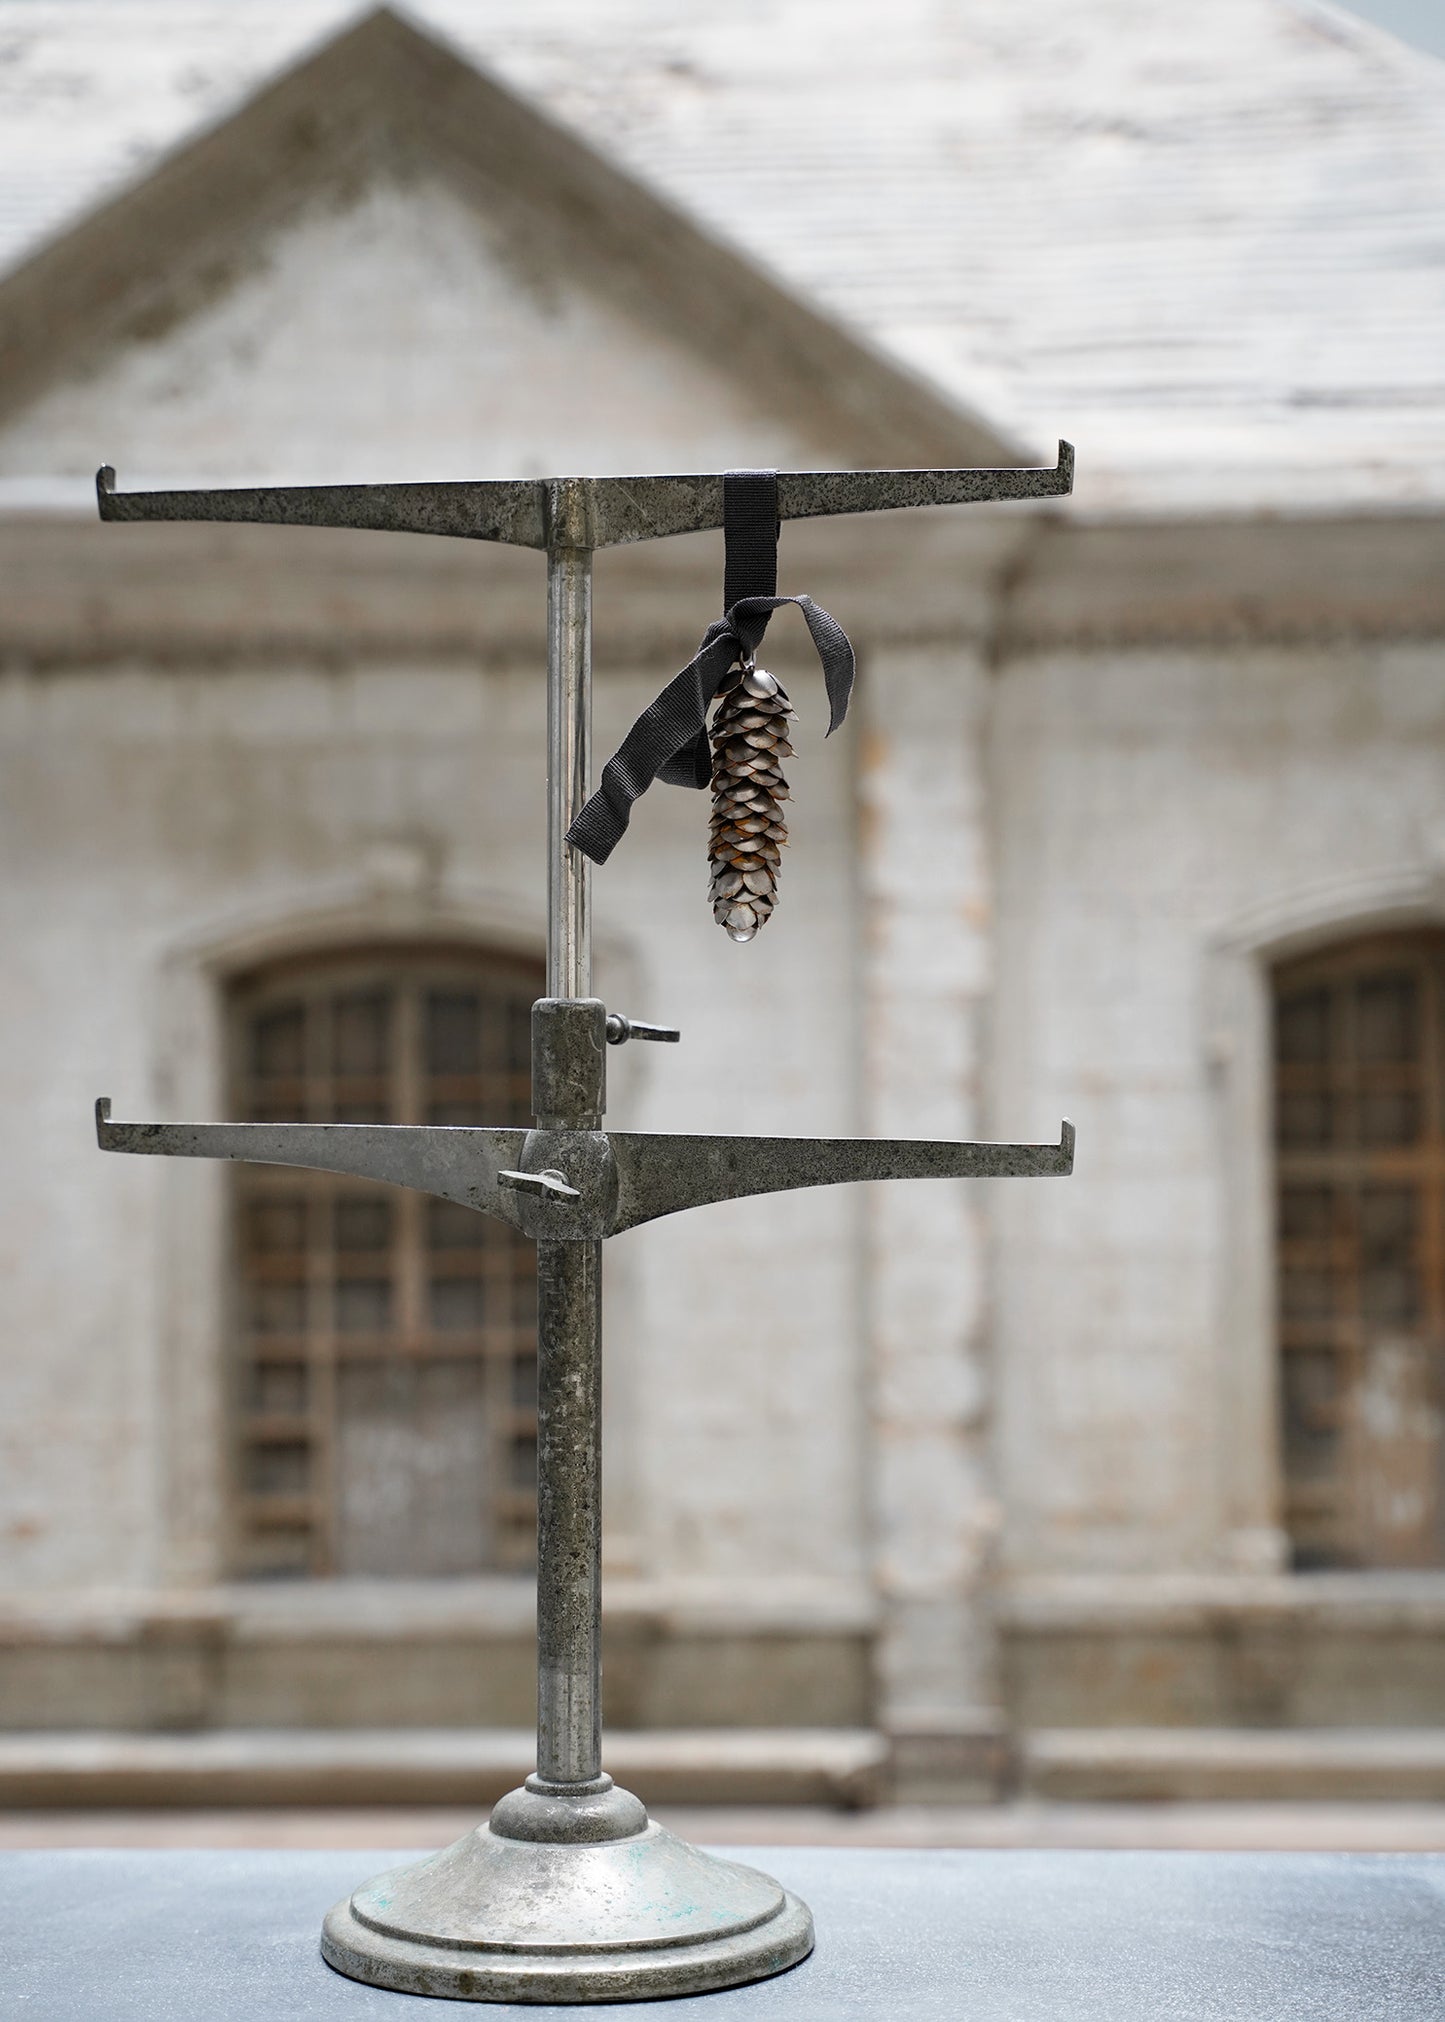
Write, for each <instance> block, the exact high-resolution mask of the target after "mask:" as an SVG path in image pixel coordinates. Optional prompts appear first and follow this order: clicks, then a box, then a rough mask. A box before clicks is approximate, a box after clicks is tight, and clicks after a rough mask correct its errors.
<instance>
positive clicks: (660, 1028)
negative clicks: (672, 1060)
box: [607, 1011, 682, 1046]
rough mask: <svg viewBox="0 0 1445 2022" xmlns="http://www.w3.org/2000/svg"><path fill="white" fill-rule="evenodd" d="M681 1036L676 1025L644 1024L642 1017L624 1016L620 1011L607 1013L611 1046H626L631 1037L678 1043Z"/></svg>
mask: <svg viewBox="0 0 1445 2022" xmlns="http://www.w3.org/2000/svg"><path fill="white" fill-rule="evenodd" d="M681 1037H682V1034H681V1032H679V1031H678V1029H677V1027H676V1026H675V1025H644V1024H643V1022H642V1020H641V1019H640V1018H624V1017H623V1015H622V1013H621V1012H620V1011H609V1012H608V1014H607V1044H608V1045H609V1046H625V1045H626V1044H627V1042H628V1040H629V1039H660V1040H663V1041H665V1042H666V1041H670V1042H671V1043H672V1044H673V1045H676V1043H677V1042H678V1040H679V1039H681Z"/></svg>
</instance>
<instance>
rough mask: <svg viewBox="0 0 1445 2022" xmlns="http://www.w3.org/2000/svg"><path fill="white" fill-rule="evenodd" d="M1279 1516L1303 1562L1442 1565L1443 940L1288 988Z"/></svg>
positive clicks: (1281, 1037) (1281, 1038)
mask: <svg viewBox="0 0 1445 2022" xmlns="http://www.w3.org/2000/svg"><path fill="white" fill-rule="evenodd" d="M1274 1027H1275V1097H1276V1099H1275V1134H1276V1162H1277V1173H1278V1185H1279V1193H1278V1241H1279V1315H1280V1348H1281V1356H1280V1363H1281V1378H1282V1423H1283V1429H1284V1475H1285V1487H1286V1523H1287V1525H1288V1529H1289V1532H1290V1536H1291V1538H1292V1539H1293V1543H1294V1552H1295V1562H1296V1564H1297V1565H1298V1566H1300V1567H1302V1568H1306V1567H1324V1566H1427V1565H1440V1564H1442V1563H1445V1478H1442V1475H1445V1438H1442V1425H1445V1420H1442V1403H1445V934H1441V933H1438V932H1426V933H1410V934H1387V935H1378V936H1374V937H1371V938H1369V939H1363V940H1358V941H1353V942H1351V943H1349V944H1348V945H1346V946H1342V947H1336V948H1333V949H1330V950H1329V951H1328V952H1327V953H1324V954H1320V955H1316V956H1312V957H1310V958H1309V959H1308V960H1305V961H1299V962H1291V963H1289V964H1288V965H1285V966H1282V967H1281V968H1280V969H1279V970H1278V971H1277V972H1276V976H1275V1021H1274Z"/></svg>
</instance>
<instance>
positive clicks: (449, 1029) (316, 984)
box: [232, 950, 543, 1576]
mask: <svg viewBox="0 0 1445 2022" xmlns="http://www.w3.org/2000/svg"><path fill="white" fill-rule="evenodd" d="M542 988H543V973H542V970H541V967H540V965H538V964H532V963H527V962H522V961H517V960H507V959H495V958H486V957H482V956H478V955H477V954H475V953H457V954H454V955H453V954H447V953H444V952H439V951H437V950H415V951H406V950H403V951H398V952H395V953H386V954H375V955H357V956H348V957H337V958H331V959H326V960H321V961H317V962H315V963H314V964H311V965H309V966H307V967H306V968H299V967H296V966H290V967H287V968H284V969H282V968H277V969H274V970H271V971H268V972H265V973H262V974H259V975H256V976H253V977H249V978H246V979H244V980H243V981H242V982H241V983H240V984H239V985H238V986H237V987H236V989H235V991H234V993H233V999H232V1012H233V1046H232V1059H233V1062H234V1065H235V1073H234V1089H233V1105H232V1107H233V1113H234V1114H236V1115H238V1116H241V1117H244V1118H246V1119H248V1120H256V1121H263V1120H264V1121H276V1122H281V1121H299V1120H314V1121H323V1122H332V1121H335V1122H358V1123H359V1122H394V1123H404V1122H427V1123H450V1124H477V1123H490V1124H502V1125H526V1124H527V1123H528V1122H529V1120H530V1115H529V1111H530V1062H529V1048H530V1018H531V1004H532V1000H533V999H534V997H536V996H538V995H540V994H541V991H542ZM234 1186H235V1240H236V1259H237V1298H236V1305H235V1327H236V1345H237V1352H236V1360H235V1365H234V1366H235V1381H234V1386H233V1396H234V1422H235V1426H236V1435H237V1438H236V1448H237V1450H236V1465H235V1480H236V1489H237V1498H236V1516H237V1522H236V1532H237V1554H236V1556H237V1560H238V1565H239V1569H240V1570H241V1571H243V1572H249V1573H256V1574H287V1573H290V1574H329V1573H338V1572H340V1573H364V1574H371V1575H377V1576H385V1575H388V1574H390V1575H398V1576H408V1575H410V1576H426V1575H439V1574H446V1573H466V1572H477V1571H482V1570H485V1569H492V1568H508V1567H516V1568H521V1567H525V1566H526V1565H528V1564H529V1563H530V1560H531V1557H532V1552H533V1547H534V1532H535V1521H536V1490H535V1465H536V1461H535V1455H536V1422H537V1421H536V1370H535V1356H536V1339H535V1320H536V1271H535V1252H534V1250H533V1247H532V1245H531V1244H530V1243H527V1242H526V1241H524V1240H523V1238H521V1237H520V1236H518V1235H516V1234H515V1233H514V1231H512V1230H510V1229H508V1228H506V1227H505V1226H504V1225H503V1224H501V1223H498V1222H494V1221H493V1220H491V1218H490V1217H488V1216H485V1215H479V1214H474V1213H472V1212H471V1211H469V1210H468V1209H465V1208H459V1207H456V1206H454V1205H452V1204H451V1203H449V1202H445V1201H437V1200H431V1199H429V1198H426V1197H424V1196H421V1195H417V1194H412V1193H408V1192H406V1191H404V1190H402V1189H397V1188H392V1187H386V1186H377V1185H369V1184H367V1183H366V1182H364V1181H358V1180H352V1179H347V1178H345V1177H343V1176H336V1175H331V1174H323V1173H305V1172H294V1171H287V1170H286V1169H284V1168H277V1167H266V1166H253V1167H248V1166H244V1165H243V1166H238V1167H237V1168H236V1172H235V1178H234ZM522 1371H526V1372H529V1373H527V1374H520V1373H519V1372H522Z"/></svg>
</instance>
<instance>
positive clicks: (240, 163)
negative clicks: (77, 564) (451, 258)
mask: <svg viewBox="0 0 1445 2022" xmlns="http://www.w3.org/2000/svg"><path fill="white" fill-rule="evenodd" d="M419 168H421V169H429V170H431V171H433V172H436V171H441V172H442V173H443V174H444V176H445V177H446V179H447V180H448V182H449V183H450V184H451V185H452V186H453V188H454V189H457V190H459V191H460V192H461V193H462V194H463V195H464V196H465V197H466V198H467V199H468V200H470V201H471V202H472V203H474V204H475V205H476V206H477V207H478V208H479V209H483V210H488V211H490V212H492V213H493V214H494V216H496V217H497V218H498V219H499V220H500V219H502V218H505V219H506V220H507V223H506V226H505V232H506V234H507V235H508V236H510V239H511V241H512V264H513V265H514V266H515V265H517V264H518V262H519V260H520V263H521V265H522V266H523V267H524V268H526V269H530V270H532V271H533V272H534V273H535V274H536V275H537V276H538V277H540V275H541V273H542V271H543V270H544V269H546V268H547V267H548V266H549V264H550V267H551V270H552V271H553V272H554V273H555V274H557V275H558V276H561V277H565V281H566V283H568V284H570V283H573V282H575V284H577V285H579V286H584V287H585V286H590V287H591V288H592V290H593V291H594V292H595V293H597V294H598V295H600V296H603V297H607V296H610V297H611V299H612V301H613V303H614V305H615V307H616V308H618V309H622V310H626V311H630V312H631V314H632V316H633V318H634V319H636V318H637V317H638V316H639V314H640V316H641V318H642V319H643V320H644V321H645V322H646V323H648V324H650V325H651V327H652V331H653V333H655V334H657V335H664V334H665V335H668V336H671V337H672V338H673V339H674V340H679V339H680V340H681V342H682V343H683V344H684V345H685V346H686V347H687V349H689V350H690V351H692V352H693V353H694V354H697V355H698V356H700V357H701V358H703V359H707V360H710V361H711V363H712V364H713V365H714V366H715V367H717V368H719V369H720V370H721V371H723V372H725V373H726V374H727V375H728V376H729V377H730V378H731V379H733V380H735V381H738V382H741V383H742V384H744V385H746V386H748V387H750V388H752V389H754V390H755V391H757V392H760V393H762V394H764V395H765V396H766V397H767V398H768V399H769V400H770V402H771V404H772V406H773V408H774V409H775V410H776V411H779V412H780V413H785V414H786V415H787V416H788V418H789V422H790V431H789V432H790V437H791V438H792V439H794V440H796V439H797V438H798V437H800V436H801V437H803V438H805V439H812V440H814V441H816V442H821V443H825V444H826V443H829V442H832V443H835V444H836V445H837V453H838V454H839V455H840V456H842V457H845V458H856V459H858V460H861V461H868V460H872V461H888V460H889V457H890V451H893V450H895V447H896V448H897V449H901V450H902V451H903V456H902V460H903V461H917V462H931V461H943V462H974V461H1018V460H1021V459H1022V452H1021V451H1019V450H1016V449H1014V447H1013V446H1011V445H1009V444H1008V443H1006V442H1005V441H1004V440H1003V439H1002V438H1001V436H1000V435H999V434H998V433H997V432H995V431H992V430H989V429H987V428H986V427H985V426H984V425H983V424H982V423H981V422H980V421H979V420H978V419H977V418H976V417H975V416H973V415H971V414H969V413H967V412H966V411H965V410H964V409H962V408H961V407H960V406H959V405H958V404H957V403H953V402H949V401H947V400H944V399H942V398H940V397H939V395H938V394H937V393H936V392H934V391H933V390H932V389H930V388H928V387H926V386H925V385H923V384H921V383H920V382H918V381H917V380H916V379H914V377H913V376H912V375H910V374H909V373H908V371H907V369H906V368H903V367H900V366H899V365H897V364H896V363H894V362H893V361H891V360H886V359H884V358H882V357H880V356H877V355H875V354H873V353H872V352H871V351H870V349H869V347H868V346H867V345H866V343H863V342H861V341H860V340H859V339H857V338H856V337H852V336H849V335H846V334H844V333H843V332H841V331H840V330H838V329H837V328H836V326H834V325H833V324H832V323H830V322H829V321H828V320H827V319H826V318H825V317H822V316H820V315H819V314H818V313H817V312H816V311H815V310H813V309H811V308H810V307H808V306H807V305H806V304H804V303H802V302H800V301H798V300H797V299H796V298H795V297H794V296H792V295H790V294H789V292H788V291H787V290H786V289H784V288H781V287H779V286H778V285H777V284H776V283H775V282H774V281H772V280H771V279H770V277H769V276H767V275H766V274H763V273H761V272H759V271H758V270H757V268H756V267H754V266H753V265H751V264H750V263H749V262H747V261H745V260H743V259H741V258H740V257H739V256H738V255H737V254H736V253H734V252H733V251H732V250H731V249H729V248H728V247H726V246H724V245H721V244H719V243H718V242H716V241H715V240H713V239H712V238H710V237H709V236H708V235H707V234H706V233H704V232H702V231H700V230H699V229H698V228H697V226H696V225H694V224H693V223H691V222H690V221H689V220H687V219H686V218H684V217H682V216H680V215H679V214H678V213H677V212H676V211H675V210H674V209H673V208H671V207H670V206H669V205H668V204H666V203H665V202H663V201H662V200H660V199H659V198H658V197H657V196H655V195H654V194H653V193H652V192H651V191H649V190H648V189H646V188H644V187H642V186H640V185H639V184H638V183H637V182H636V181H635V180H634V179H632V178H630V177H629V176H627V175H626V174H625V173H624V172H622V171H621V170H619V169H618V168H616V167H615V166H614V165H612V164H611V163H609V162H607V161H606V160H604V159H603V158H601V157H600V156H599V155H598V154H597V153H596V152H595V151H594V150H592V149H591V148H589V147H588V146H587V144H586V143H585V142H584V141H582V140H580V139H578V138H577V137H576V136H575V135H574V134H572V133H570V132H569V131H567V130H566V129H565V128H561V127H559V126H558V125H557V124H556V123H555V122H553V121H551V120H550V119H548V118H547V116H546V115H545V114H544V113H542V112H540V111H539V110H538V109H537V108H536V107H535V106H534V105H532V104H530V103H528V102H527V101H526V100H524V99H521V98H519V97H517V96H516V95H515V94H514V93H512V92H509V91H508V90H506V89H505V87H503V86H500V85H498V84H497V83H495V82H494V81H493V80H492V79H490V78H489V77H487V76H486V75H484V74H483V73H482V72H481V71H479V70H478V69H476V68H475V67H474V66H472V65H471V64H469V63H467V62H465V61H464V60H462V59H460V58H458V57H457V56H456V55H455V54H454V53H453V52H452V51H450V50H449V49H447V48H445V47H443V46H442V45H440V44H439V43H437V42H436V41H435V40H434V39H432V38H430V37H428V36H425V35H423V34H421V33H420V32H419V31H418V30H417V29H416V28H415V27H413V26H412V25H410V24H409V23H407V22H406V21H404V20H402V19H400V18H399V17H397V16H396V15H395V14H393V13H391V12H389V11H388V10H385V9H382V10H378V11H376V12H373V13H371V14H370V15H368V16H366V17H365V18H363V19H361V20H360V21H359V22H357V23H355V24H354V25H352V26H351V27H349V28H347V29H345V30H343V32H342V33H341V34H339V35H338V36H336V37H335V38H333V39H330V40H328V41H327V42H325V43H324V44H323V45H322V46H321V47H320V48H317V49H314V50H313V51H311V52H310V53H309V54H308V55H306V56H305V57H304V58H303V59H302V60H301V61H300V62H299V63H298V64H296V65H295V66H294V67H292V68H291V69H289V70H287V71H286V72H285V73H284V74H283V75H282V76H281V77H280V78H278V79H276V80H274V81H272V82H270V83H268V84H267V85H265V86H263V87H262V88H261V89H260V90H259V91H258V92H257V93H255V94H254V96H252V97H251V98H250V99H248V100H247V101H246V102H245V103H244V104H243V105H242V106H241V108H240V109H239V110H237V111H235V112H234V113H232V114H231V115H230V116H229V117H227V118H224V119H222V120H221V121H219V122H218V123H216V124H215V125H213V126H211V127H209V128H208V129H206V130H204V131H202V132H201V133H200V134H198V135H197V136H195V137H194V138H192V139H190V140H188V141H187V142H186V143H185V144H183V145H182V146H181V147H179V148H177V149H175V150H173V151H172V152H171V153H170V154H168V155H166V156H164V157H162V159H161V160H160V161H159V162H158V163H156V164H155V165H154V166H153V167H151V168H150V169H149V171H148V172H147V173H144V174H142V175H141V176H140V177H139V178H138V179H137V180H136V181H135V182H133V183H132V185H131V186H130V187H129V188H126V189H122V190H121V191H120V192H118V193H117V194H116V195H114V196H113V197H112V198H111V199H110V200H109V201H108V202H106V203H103V204H101V205H100V206H99V207H98V208H97V209H95V210H94V211H92V212H91V213H89V214H88V215H86V216H84V217H82V218H81V220H80V221H79V222H78V223H76V224H74V225H72V227H71V228H70V229H69V230H68V231H62V232H61V233H60V234H59V235H58V236H57V237H56V238H55V239H53V240H52V241H51V242H50V243H49V244H48V245H46V246H42V247H41V249H40V250H39V251H38V252H36V253H35V254H34V255H33V256H32V257H31V258H30V259H29V260H26V261H23V262H22V263H21V264H20V266H19V267H18V268H16V269H15V270H14V271H12V272H11V274H10V275H9V276H8V277H6V278H5V279H4V281H3V282H0V417H3V416H4V415H6V414H11V415H13V414H14V413H15V412H16V410H17V409H19V408H23V407H24V406H26V405H27V404H28V403H29V402H30V401H32V400H33V399H34V398H35V397H36V395H37V394H38V393H42V392H43V391H45V390H46V389H47V387H48V386H49V385H50V384H51V383H52V382H53V381H56V380H59V381H61V382H62V384H63V383H65V382H66V381H67V380H68V379H69V377H70V376H71V375H73V373H74V372H75V371H76V370H77V369H90V370H93V369H94V368H95V367H96V366H97V365H98V363H99V362H100V360H101V359H102V357H103V356H104V355H105V354H107V353H108V352H110V351H111V350H113V349H114V348H115V347H116V346H117V344H122V345H123V344H125V343H126V342H127V341H128V340H129V341H132V342H133V341H135V340H140V341H141V342H142V343H145V344H153V343H154V342H155V341H156V340H157V339H161V338H163V337H164V336H165V335H166V333H167V332H168V330H169V329H170V328H171V326H173V325H175V324H177V323H180V322H182V321H183V320H186V319H189V318H193V317H194V316H195V315H196V314H197V313H198V312H203V311H204V310H205V308H206V306H207V305H208V304H209V302H210V301H211V300H212V299H214V298H216V297H218V296H222V295H225V294H227V293H230V292H234V291H235V289H236V288H237V287H238V286H239V285H241V284H242V282H243V280H244V277H245V274H246V271H247V268H248V266H249V265H250V264H252V263H254V261H255V260H256V258H257V257H258V255H259V253H260V251H261V249H262V247H263V246H264V244H265V242H266V241H267V240H268V238H270V237H272V236H274V234H275V233H276V231H277V230H278V228H281V227H284V226H287V225H292V224H294V223H295V222H296V221H297V220H298V218H299V217H300V216H301V215H302V213H303V212H304V211H305V210H306V208H307V207H308V206H312V207H314V200H315V199H316V198H317V197H318V195H321V196H325V197H327V198H329V199H330V200H331V201H332V202H338V203H343V204H351V205H354V204H355V203H356V201H357V198H358V193H359V191H360V190H361V189H362V188H363V187H365V186H367V185H368V184H370V183H372V182H373V181H374V180H375V178H376V177H377V174H378V172H379V171H380V172H382V173H385V172H386V171H388V170H390V171H391V172H392V173H393V174H394V175H396V176H398V177H400V178H401V179H402V180H403V181H405V180H407V179H408V178H411V177H414V175H415V173H416V171H417V170H418V169H419ZM461 257H462V258H463V259H465V258H466V257H467V256H466V254H465V253H464V254H462V256H461ZM477 257H481V254H480V248H479V249H478V254H477ZM377 285H378V286H384V285H386V282H385V277H384V276H383V275H382V274H381V273H380V272H379V273H378V275H377ZM534 285H535V283H534ZM351 307H352V313H353V316H354V315H355V314H358V313H359V314H360V315H361V316H363V317H365V316H366V313H367V312H366V307H365V304H364V302H363V303H357V304H354V305H351ZM376 320H377V322H378V323H384V320H385V318H384V315H383V313H382V312H381V311H380V310H378V312H377V316H376ZM331 321H332V337H331V343H330V346H329V355H332V356H333V357H334V358H335V366H334V370H335V372H338V373H341V374H343V375H344V374H345V373H346V371H347V369H348V364H349V361H350V360H351V358H352V357H353V356H355V354H356V353H357V352H358V351H360V352H364V351H365V348H366V344H367V332H366V331H365V330H362V331H360V332H358V331H357V326H356V323H355V321H354V320H353V321H352V322H351V323H350V325H349V326H348V325H347V324H346V322H345V316H344V314H343V318H342V323H341V327H340V328H339V329H338V328H337V327H336V319H335V318H334V317H333V318H332V319H331ZM247 341H248V342H254V341H255V340H254V338H252V339H249V340H247ZM377 341H379V342H381V343H383V344H384V343H385V341H386V340H385V338H384V337H382V336H379V337H378V340H377ZM623 341H624V342H625V341H626V340H625V339H624V340H623ZM403 362H404V361H403ZM485 363H486V360H485V355H484V354H483V353H479V354H478V355H477V358H476V360H475V364H476V366H477V367H479V368H481V369H483V370H484V369H485ZM590 363H591V361H590V360H589V359H588V358H587V357H586V356H579V357H578V358H576V359H575V360H574V362H573V367H572V370H573V371H574V373H578V372H580V373H582V374H586V373H587V371H588V369H589V365H590ZM418 364H421V365H423V366H424V361H410V363H409V364H408V366H407V369H408V370H410V371H413V372H414V370H415V368H416V366H417V365H418ZM464 369H465V368H464ZM354 452H355V453H359V454H361V455H362V456H363V458H364V457H365V455H366V447H365V445H364V444H357V445H354ZM339 474H340V473H336V472H332V471H329V470H327V471H324V472H322V473H321V475H322V476H325V477H329V476H334V475H339ZM347 474H348V475H352V476H355V475H359V474H360V473H357V472H350V471H349V472H348V473H347Z"/></svg>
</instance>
